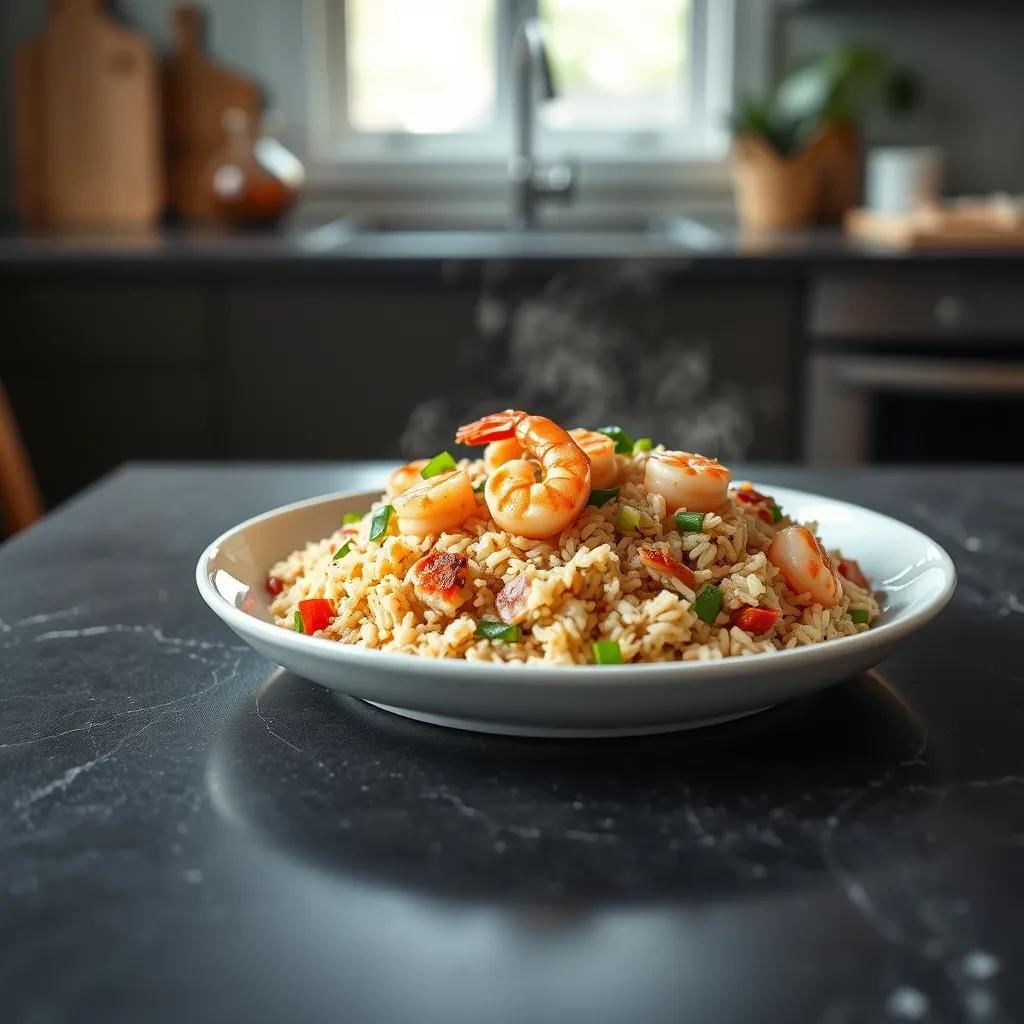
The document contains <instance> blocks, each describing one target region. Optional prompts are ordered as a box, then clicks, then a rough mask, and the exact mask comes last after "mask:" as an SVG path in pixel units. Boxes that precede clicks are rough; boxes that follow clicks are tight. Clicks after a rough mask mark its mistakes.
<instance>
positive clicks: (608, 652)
mask: <svg viewBox="0 0 1024 1024" xmlns="http://www.w3.org/2000/svg"><path fill="white" fill-rule="evenodd" d="M590 646H591V649H592V650H593V652H594V664H595V665H621V664H622V649H621V648H620V647H619V641H618V640H597V641H596V642H595V643H593V644H591V645H590Z"/></svg>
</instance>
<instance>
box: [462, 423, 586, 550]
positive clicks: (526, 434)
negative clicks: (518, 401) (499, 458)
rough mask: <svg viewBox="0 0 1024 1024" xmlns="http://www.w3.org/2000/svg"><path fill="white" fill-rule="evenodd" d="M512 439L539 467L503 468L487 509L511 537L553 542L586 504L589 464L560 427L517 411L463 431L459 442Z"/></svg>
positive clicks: (490, 483) (492, 483) (492, 479)
mask: <svg viewBox="0 0 1024 1024" xmlns="http://www.w3.org/2000/svg"><path fill="white" fill-rule="evenodd" d="M513 436H514V437H515V438H516V440H518V441H519V443H520V445H522V448H523V454H524V455H526V456H529V457H530V458H533V459H536V462H531V461H530V458H522V459H512V460H511V461H510V462H506V463H505V464H504V465H502V466H499V467H498V468H497V469H496V470H495V471H494V472H493V473H492V474H491V475H490V476H489V477H488V478H487V485H486V486H485V487H484V500H485V501H486V502H487V508H488V510H489V511H490V513H491V517H492V518H493V519H494V521H495V522H496V523H497V524H498V525H499V526H500V527H501V528H502V529H503V530H508V532H509V533H514V534H516V535H517V536H520V537H529V538H531V539H533V540H544V539H546V538H548V537H555V536H557V535H558V534H559V533H561V532H562V530H564V529H565V528H566V527H567V526H568V525H569V524H570V523H572V522H574V521H575V520H576V518H577V517H578V516H579V514H580V513H581V512H582V511H583V509H584V507H585V506H586V504H587V500H588V498H589V497H590V459H588V458H587V456H586V455H585V454H584V453H583V451H582V450H581V449H580V447H579V446H578V445H577V444H576V442H575V441H574V440H573V439H572V438H571V437H570V436H569V435H568V434H567V433H566V432H565V431H564V430H563V429H562V428H561V427H560V426H559V425H558V424H557V423H554V422H552V421H551V420H549V419H546V418H545V417H543V416H531V415H529V413H525V412H519V411H518V410H515V409H506V410H505V412H499V413H494V414H493V415H491V416H484V417H483V419H479V420H477V421H476V422H475V423H468V424H466V425H465V426H464V427H460V428H459V430H458V433H457V434H456V435H455V441H456V443H457V444H486V443H488V442H490V441H501V440H504V439H505V438H508V437H513ZM537 463H540V465H539V466H538V465H537Z"/></svg>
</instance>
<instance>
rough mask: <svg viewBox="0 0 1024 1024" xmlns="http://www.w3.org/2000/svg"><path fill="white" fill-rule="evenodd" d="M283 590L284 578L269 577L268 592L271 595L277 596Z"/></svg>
mask: <svg viewBox="0 0 1024 1024" xmlns="http://www.w3.org/2000/svg"><path fill="white" fill-rule="evenodd" d="M282 590H284V580H280V579H278V578H277V577H276V576H268V577H267V593H268V594H269V595H270V596H271V597H277V595H278V594H280V593H281V591H282Z"/></svg>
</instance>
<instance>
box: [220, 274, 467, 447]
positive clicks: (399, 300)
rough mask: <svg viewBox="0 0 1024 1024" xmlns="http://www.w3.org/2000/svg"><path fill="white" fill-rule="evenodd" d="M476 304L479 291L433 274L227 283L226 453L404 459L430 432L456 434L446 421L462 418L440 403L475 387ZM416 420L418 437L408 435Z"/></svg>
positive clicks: (448, 435)
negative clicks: (384, 280)
mask: <svg viewBox="0 0 1024 1024" xmlns="http://www.w3.org/2000/svg"><path fill="white" fill-rule="evenodd" d="M475 308H476V293H475V292H472V291H469V290H463V289H456V288H444V289H442V288H441V287H440V286H438V285H434V284H431V283H427V282H425V283H423V284H420V285H418V286H412V285H405V284H396V285H395V286H391V285H388V286H384V285H380V286H366V285H360V286H354V285H353V286H348V287H346V286H342V287H330V288H328V287H320V286H316V287H313V286H295V287H289V286H280V287H276V288H234V289H231V290H230V291H229V293H228V294H227V296H226V310H225V312H226V324H227V332H226V345H227V353H226V364H227V365H226V368H225V369H226V380H227V383H228V386H227V389H226V392H225V397H226V400H227V402H226V410H225V411H226V422H227V428H226V429H227V434H228V447H229V452H230V454H231V455H232V456H234V457H243V458H287V459H302V458H309V459H324V458H327V459H342V458H357V459H358V458H373V457H385V456H386V457H397V456H399V455H401V454H402V453H403V451H405V450H414V451H416V452H422V451H423V450H424V447H425V446H426V445H427V441H426V438H427V437H428V436H430V437H431V438H432V439H431V440H430V441H429V444H434V443H435V441H434V440H433V438H436V437H448V438H450V436H451V430H450V429H449V425H448V424H447V421H446V420H445V417H451V416H454V415H455V414H454V413H453V412H450V411H448V412H439V408H440V405H443V406H444V407H445V409H448V410H450V409H451V408H452V406H451V399H452V398H453V397H458V396H460V395H462V394H464V393H465V392H466V389H467V387H468V386H469V376H470V374H469V371H468V370H467V368H466V356H467V353H470V352H471V351H472V350H473V348H474V346H475V345H476V343H477V339H476V329H475V326H474V318H475ZM439 403H440V405H439ZM439 416H440V419H441V420H445V426H444V428H443V429H438V424H437V423H436V422H435V421H436V420H437V419H438V417H439ZM428 421H429V422H428ZM419 422H422V423H423V424H424V431H423V435H422V436H423V438H424V441H423V444H422V445H419V444H416V443H415V438H414V437H413V436H412V435H415V434H416V432H417V426H416V424H417V423H419ZM403 436H404V437H405V442H406V443H405V447H404V448H403V443H402V440H403Z"/></svg>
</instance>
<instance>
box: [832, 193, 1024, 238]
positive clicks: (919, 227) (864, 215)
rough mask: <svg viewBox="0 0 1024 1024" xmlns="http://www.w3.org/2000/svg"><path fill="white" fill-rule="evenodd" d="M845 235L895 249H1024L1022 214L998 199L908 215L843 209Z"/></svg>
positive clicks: (924, 209)
mask: <svg viewBox="0 0 1024 1024" xmlns="http://www.w3.org/2000/svg"><path fill="white" fill-rule="evenodd" d="M843 227H844V228H845V230H846V233H847V234H848V235H852V236H854V237H855V238H863V239H865V240H866V241H869V242H878V243H881V244H883V245H891V246H895V247H897V248H901V249H957V248H959V249H992V248H1018V249H1019V248H1024V212H1022V211H1021V210H1020V209H1019V208H1018V207H1017V206H1016V204H1013V203H1009V202H1006V201H1003V200H1000V199H992V200H986V201H980V202H979V201H972V202H967V203H958V204H955V205H943V204H932V205H930V206H925V207H922V208H920V209H918V210H912V211H910V212H909V213H876V212H875V211H873V210H865V209H854V210H847V212H846V216H845V218H844V220H843Z"/></svg>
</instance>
